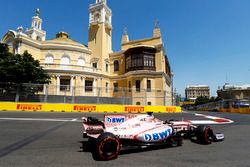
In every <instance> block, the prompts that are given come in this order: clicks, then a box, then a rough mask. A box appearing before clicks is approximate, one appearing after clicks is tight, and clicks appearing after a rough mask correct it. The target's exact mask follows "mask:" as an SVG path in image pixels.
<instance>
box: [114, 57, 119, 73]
mask: <svg viewBox="0 0 250 167" xmlns="http://www.w3.org/2000/svg"><path fill="white" fill-rule="evenodd" d="M114 71H119V61H118V60H115V61H114Z"/></svg>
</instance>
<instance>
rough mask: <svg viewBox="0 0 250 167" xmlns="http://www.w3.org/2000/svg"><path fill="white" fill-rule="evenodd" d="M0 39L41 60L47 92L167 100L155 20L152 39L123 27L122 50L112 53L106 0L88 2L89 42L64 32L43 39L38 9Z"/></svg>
mask: <svg viewBox="0 0 250 167" xmlns="http://www.w3.org/2000/svg"><path fill="white" fill-rule="evenodd" d="M2 42H4V43H7V44H8V45H9V48H10V50H11V51H12V52H13V53H16V54H22V53H23V52H24V51H25V50H27V51H28V52H29V53H31V54H32V55H33V56H34V58H35V59H37V60H39V61H40V63H41V65H42V66H43V67H44V69H45V70H46V71H47V72H48V73H49V74H50V76H51V83H50V85H47V86H46V85H45V86H44V92H47V93H48V94H49V95H56V96H61V95H67V96H73V95H74V96H78V97H83V96H86V97H93V96H98V97H113V98H116V97H129V98H130V99H131V104H133V105H135V104H136V105H171V104H172V75H171V69H170V64H169V61H168V58H167V55H166V53H165V50H164V47H163V42H162V36H161V31H160V28H159V26H158V24H156V25H155V28H154V30H153V36H152V37H151V38H145V39H139V40H133V41H131V40H129V35H128V32H127V30H126V29H125V30H124V32H123V35H122V41H121V50H120V51H119V52H113V51H112V11H111V9H110V8H109V7H108V5H107V2H106V0H96V2H95V3H94V4H91V5H90V6H89V32H88V46H86V45H83V44H81V43H78V42H76V41H74V40H72V39H70V36H69V34H67V33H66V32H59V33H57V34H56V37H55V38H54V39H51V40H46V31H44V30H43V28H42V19H41V17H40V11H39V9H37V11H36V15H35V16H34V17H32V24H31V28H29V29H27V30H26V31H24V30H23V28H22V27H18V28H17V31H13V30H9V31H8V32H7V33H6V34H5V36H4V37H3V39H2ZM159 97H161V98H159Z"/></svg>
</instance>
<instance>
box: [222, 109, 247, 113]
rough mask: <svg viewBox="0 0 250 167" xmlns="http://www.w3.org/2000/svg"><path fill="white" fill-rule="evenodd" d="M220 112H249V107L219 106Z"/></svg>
mask: <svg viewBox="0 0 250 167" xmlns="http://www.w3.org/2000/svg"><path fill="white" fill-rule="evenodd" d="M219 111H220V112H231V113H241V114H250V108H220V109H219Z"/></svg>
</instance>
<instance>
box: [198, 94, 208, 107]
mask: <svg viewBox="0 0 250 167" xmlns="http://www.w3.org/2000/svg"><path fill="white" fill-rule="evenodd" d="M209 102H210V100H209V98H208V97H205V96H199V97H197V98H196V100H195V105H196V106H197V105H201V104H206V103H209Z"/></svg>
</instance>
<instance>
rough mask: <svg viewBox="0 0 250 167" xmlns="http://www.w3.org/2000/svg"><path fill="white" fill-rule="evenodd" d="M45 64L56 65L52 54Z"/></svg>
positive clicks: (48, 56) (46, 58)
mask: <svg viewBox="0 0 250 167" xmlns="http://www.w3.org/2000/svg"><path fill="white" fill-rule="evenodd" d="M44 63H45V64H53V63H54V56H53V55H51V54H48V55H47V56H46V57H45V61H44Z"/></svg>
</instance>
